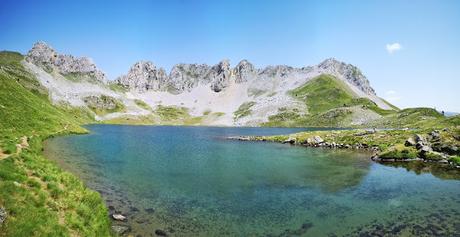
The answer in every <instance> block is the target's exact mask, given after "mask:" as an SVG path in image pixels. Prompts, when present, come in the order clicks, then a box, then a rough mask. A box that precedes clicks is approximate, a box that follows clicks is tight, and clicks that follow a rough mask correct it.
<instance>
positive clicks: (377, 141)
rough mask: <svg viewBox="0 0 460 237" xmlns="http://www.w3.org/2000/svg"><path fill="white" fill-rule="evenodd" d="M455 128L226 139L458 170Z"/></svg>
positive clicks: (458, 139) (458, 142) (459, 142)
mask: <svg viewBox="0 0 460 237" xmlns="http://www.w3.org/2000/svg"><path fill="white" fill-rule="evenodd" d="M452 130H455V128H451V129H449V128H444V129H442V130H433V131H431V132H428V133H421V132H422V131H420V130H408V129H402V130H388V129H385V130H375V129H370V130H335V131H315V132H301V133H296V134H290V135H281V136H237V137H228V139H231V140H239V141H263V142H279V143H285V144H291V145H299V146H306V147H322V148H332V149H356V150H366V151H370V152H371V153H372V156H371V157H370V158H371V159H372V160H373V161H377V162H383V163H387V162H410V161H419V162H428V163H439V164H445V165H449V166H451V167H454V168H457V169H459V168H460V156H459V155H460V148H459V147H460V137H459V136H458V133H457V132H455V131H452Z"/></svg>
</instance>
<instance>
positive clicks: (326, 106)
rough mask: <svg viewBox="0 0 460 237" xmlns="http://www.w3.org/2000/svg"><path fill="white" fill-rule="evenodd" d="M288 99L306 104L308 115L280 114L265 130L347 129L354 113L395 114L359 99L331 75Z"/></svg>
mask: <svg viewBox="0 0 460 237" xmlns="http://www.w3.org/2000/svg"><path fill="white" fill-rule="evenodd" d="M289 95H291V96H292V97H294V98H296V99H298V100H300V101H302V102H304V103H305V105H306V107H307V108H308V114H307V113H306V112H307V111H279V113H278V114H276V115H273V116H270V117H269V118H268V119H269V122H267V123H264V124H263V126H295V127H305V126H315V127H344V126H345V127H348V126H350V125H351V121H352V115H353V113H354V112H353V111H356V108H352V107H360V108H361V109H363V110H368V111H372V112H375V113H377V114H379V115H382V116H386V115H390V114H394V113H396V111H395V110H384V109H381V108H380V107H378V106H377V105H376V104H375V103H374V102H373V101H371V100H369V99H367V98H359V97H357V96H356V95H355V94H354V92H353V91H351V89H350V88H349V87H348V86H347V85H346V84H345V83H344V82H342V81H341V80H338V79H336V78H335V77H333V76H331V75H320V76H318V77H316V78H314V79H312V80H310V81H308V82H307V83H305V84H304V85H302V86H300V87H298V88H296V89H294V90H292V91H290V92H289Z"/></svg>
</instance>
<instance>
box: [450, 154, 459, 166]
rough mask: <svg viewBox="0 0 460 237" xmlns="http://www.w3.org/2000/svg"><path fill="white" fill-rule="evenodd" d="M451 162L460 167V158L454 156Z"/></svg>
mask: <svg viewBox="0 0 460 237" xmlns="http://www.w3.org/2000/svg"><path fill="white" fill-rule="evenodd" d="M449 160H450V161H452V162H454V164H456V165H460V156H453V157H451V158H450V159H449Z"/></svg>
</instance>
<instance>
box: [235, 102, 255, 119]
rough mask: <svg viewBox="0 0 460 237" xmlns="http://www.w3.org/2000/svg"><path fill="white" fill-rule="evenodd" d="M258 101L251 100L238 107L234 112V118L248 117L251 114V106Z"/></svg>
mask: <svg viewBox="0 0 460 237" xmlns="http://www.w3.org/2000/svg"><path fill="white" fill-rule="evenodd" d="M255 104H256V102H254V101H250V102H245V103H243V104H241V105H240V107H238V109H237V110H236V111H235V112H233V115H234V119H235V120H236V119H240V118H243V117H246V116H248V115H250V114H251V108H252V106H254V105H255Z"/></svg>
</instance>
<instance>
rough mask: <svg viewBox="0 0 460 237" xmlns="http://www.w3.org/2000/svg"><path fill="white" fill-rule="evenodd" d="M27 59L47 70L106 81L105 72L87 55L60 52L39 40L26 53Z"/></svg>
mask: <svg viewBox="0 0 460 237" xmlns="http://www.w3.org/2000/svg"><path fill="white" fill-rule="evenodd" d="M25 59H26V61H28V62H31V63H33V64H35V65H37V66H40V67H42V68H43V69H44V70H45V71H47V72H52V71H57V72H58V73H61V74H62V75H64V76H65V75H75V74H78V75H82V76H88V77H91V78H92V79H94V80H95V81H97V82H101V83H105V82H106V80H107V78H106V76H105V74H104V73H103V72H102V71H101V70H99V69H98V68H97V66H96V65H95V64H94V62H93V61H92V60H91V59H90V58H87V57H81V58H77V57H74V56H72V55H63V54H58V53H57V52H56V51H55V50H54V49H53V48H51V47H50V46H48V45H47V44H46V43H44V42H37V43H35V44H34V46H33V47H32V49H31V50H29V52H28V53H27V55H26V58H25Z"/></svg>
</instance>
